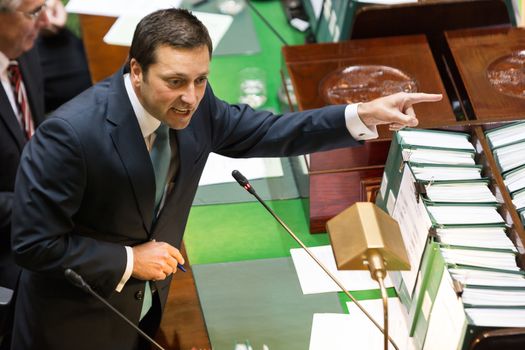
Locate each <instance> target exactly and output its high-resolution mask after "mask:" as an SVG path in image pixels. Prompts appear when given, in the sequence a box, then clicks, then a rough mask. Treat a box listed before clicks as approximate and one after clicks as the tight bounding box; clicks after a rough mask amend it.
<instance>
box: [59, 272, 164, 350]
mask: <svg viewBox="0 0 525 350" xmlns="http://www.w3.org/2000/svg"><path fill="white" fill-rule="evenodd" d="M64 276H66V279H67V280H68V281H69V282H70V283H71V284H72V285H74V286H75V287H78V288H80V289H82V290H83V291H85V292H87V293H89V294H91V295H92V296H94V297H95V298H97V299H98V300H100V301H101V302H102V303H103V304H104V305H106V306H107V307H108V308H109V309H110V310H111V311H112V312H114V313H115V314H117V315H118V316H119V317H120V318H121V319H123V320H124V321H126V322H127V323H128V324H129V325H130V326H131V327H132V328H133V329H134V330H136V331H137V332H138V333H139V334H140V335H141V336H143V337H144V338H146V339H147V340H148V341H149V342H150V343H151V344H153V345H155V347H156V348H158V349H161V350H166V349H164V348H163V347H162V346H160V345H159V343H157V342H156V341H155V340H153V339H152V338H151V337H150V336H149V335H147V334H146V333H144V331H143V330H142V329H140V328H139V327H137V325H135V324H134V323H133V322H131V321H130V320H129V319H128V318H127V317H126V316H124V315H123V314H122V313H121V312H120V311H118V310H117V309H115V308H114V307H113V305H111V304H110V303H108V302H107V300H106V299H104V298H102V297H101V296H100V295H98V293H97V292H95V291H94V290H93V289H92V288H91V286H90V285H89V284H88V283H87V282H86V281H84V279H83V278H82V276H80V275H79V274H78V273H76V272H75V271H73V270H71V269H66V270H65V271H64Z"/></svg>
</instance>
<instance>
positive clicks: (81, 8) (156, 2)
mask: <svg viewBox="0 0 525 350" xmlns="http://www.w3.org/2000/svg"><path fill="white" fill-rule="evenodd" d="M181 3H182V0H70V1H69V2H68V3H67V5H66V10H67V12H69V13H79V14H85V15H96V16H108V17H119V16H122V15H125V14H130V13H134V14H141V15H142V16H145V15H147V14H148V13H151V12H153V11H155V10H158V9H161V8H168V7H179V6H180V4H181Z"/></svg>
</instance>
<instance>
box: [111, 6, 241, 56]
mask: <svg viewBox="0 0 525 350" xmlns="http://www.w3.org/2000/svg"><path fill="white" fill-rule="evenodd" d="M193 14H194V15H195V17H197V18H198V19H199V20H200V21H201V22H202V23H203V24H204V25H205V26H206V28H208V32H209V33H210V38H211V41H212V44H213V48H216V47H217V45H219V42H220V41H221V39H222V37H223V36H224V34H226V32H227V31H228V29H229V28H230V26H231V24H232V22H233V17H232V16H229V15H221V14H217V13H207V12H193ZM145 15H147V13H144V12H143V13H141V14H136V13H130V14H125V15H123V16H121V17H119V18H118V19H117V20H116V21H115V23H114V24H113V26H111V28H110V29H109V31H108V32H107V34H106V35H105V36H104V42H105V43H106V44H110V45H120V46H131V40H132V39H133V33H134V32H135V27H136V26H137V24H138V23H139V21H140V20H141V19H142V18H143V17H144V16H145Z"/></svg>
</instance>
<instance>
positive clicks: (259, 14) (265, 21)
mask: <svg viewBox="0 0 525 350" xmlns="http://www.w3.org/2000/svg"><path fill="white" fill-rule="evenodd" d="M245 1H246V3H247V4H248V6H249V7H250V8H251V9H252V10H253V12H255V14H256V15H257V16H258V17H259V18H260V19H261V20H262V21H263V22H264V24H266V26H267V27H268V28H270V30H271V31H272V32H273V33H274V34H275V36H277V37H278V38H279V40H280V41H281V42H282V43H283V45H284V46H288V43H287V42H286V40H284V38H283V37H282V36H281V35H280V34H279V33H277V31H276V30H275V28H274V27H273V26H272V25H271V24H270V22H268V21H267V20H266V18H264V16H263V15H262V14H261V13H260V12H259V11H258V10H257V9H256V8H255V6H253V4H252V2H251V1H250V0H245Z"/></svg>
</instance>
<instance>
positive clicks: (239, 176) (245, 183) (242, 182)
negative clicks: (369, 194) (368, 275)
mask: <svg viewBox="0 0 525 350" xmlns="http://www.w3.org/2000/svg"><path fill="white" fill-rule="evenodd" d="M232 176H233V178H234V179H235V180H236V181H237V182H238V183H239V185H241V187H243V188H244V189H245V190H246V191H248V192H249V193H251V194H252V195H253V196H254V197H255V198H256V199H257V200H258V201H259V203H261V204H262V205H263V206H264V208H266V210H267V211H268V212H269V213H270V214H271V215H272V216H273V217H274V219H275V220H277V222H279V224H281V226H282V227H283V228H284V229H285V230H286V232H288V234H289V235H290V236H291V237H292V238H293V239H294V240H295V241H296V242H297V243H298V244H299V245H300V246H301V248H303V249H304V251H306V253H308V255H310V257H311V258H312V259H314V261H315V262H316V263H317V265H319V267H321V268H322V269H323V270H324V272H325V273H326V274H327V275H328V276H329V277H330V278H331V279H332V281H334V282H335V284H337V286H338V287H339V288H340V289H341V291H342V292H343V293H345V295H346V296H347V297H349V298H350V300H352V301H353V302H354V304H355V305H357V307H358V308H359V309H360V310H361V311H362V312H363V313H364V314H365V315H366V317H367V318H368V319H369V320H370V321H371V322H372V323H373V324H374V325H375V326H376V327H377V329H379V330H380V331H381V333H383V334H384V336H385V349H387V348H388V341H390V342H391V343H392V346H394V348H395V349H396V350H399V348H398V346H397V344H396V343H395V342H394V340H393V339H392V338H391V337H390V336H388V319H387V318H386V317H387V316H388V311H387V309H386V308H385V309H384V310H385V311H384V313H385V328H384V329H383V328H382V327H381V325H380V324H379V323H378V322H377V321H376V320H374V318H373V317H372V316H371V315H370V314H369V313H368V311H366V309H365V308H364V307H363V306H362V305H361V304H360V303H359V302H358V301H357V299H356V298H355V297H354V296H353V295H352V294H350V292H348V291H347V290H346V288H345V287H344V286H343V283H341V282H340V281H339V279H338V278H337V277H335V276H334V275H333V274H332V273H331V272H330V270H328V268H327V267H326V266H325V265H324V264H323V263H322V262H321V261H320V260H319V259H318V258H317V257H316V256H315V255H314V253H312V251H311V250H310V249H308V247H307V246H306V245H304V243H303V242H302V241H301V240H300V239H299V237H297V236H296V235H295V233H293V232H292V230H290V228H288V226H287V225H286V224H285V223H284V221H282V220H281V218H280V217H278V216H277V214H275V212H274V211H273V210H272V208H270V207H269V206H268V205H267V204H266V202H264V201H263V200H262V198H261V197H259V195H258V194H257V192H255V189H254V188H253V187H252V186H251V185H250V183H249V181H248V179H246V177H244V175H242V174H241V173H240V172H239V171H238V170H234V171H232ZM378 281H379V280H378ZM382 282H383V280H382V278H381V282H380V285H382V286H383V287H382V288H381V294H382V296H383V305H384V304H385V297H386V289H385V288H384V283H382ZM383 290H384V293H383ZM386 303H387V304H388V300H387V301H386Z"/></svg>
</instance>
